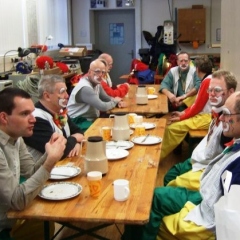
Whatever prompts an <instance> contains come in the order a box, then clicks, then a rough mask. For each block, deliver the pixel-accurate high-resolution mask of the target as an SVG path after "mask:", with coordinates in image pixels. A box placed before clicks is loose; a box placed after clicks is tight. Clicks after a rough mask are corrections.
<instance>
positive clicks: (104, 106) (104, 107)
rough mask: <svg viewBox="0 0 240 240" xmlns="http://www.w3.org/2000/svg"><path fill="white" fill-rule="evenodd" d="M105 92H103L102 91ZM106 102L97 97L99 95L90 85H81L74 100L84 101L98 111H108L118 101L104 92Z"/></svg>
mask: <svg viewBox="0 0 240 240" xmlns="http://www.w3.org/2000/svg"><path fill="white" fill-rule="evenodd" d="M104 93H105V92H104ZM105 99H106V102H105V101H103V100H102V96H101V99H100V98H99V96H98V95H97V94H96V93H95V92H94V90H93V89H92V88H90V87H83V88H82V89H81V90H80V91H79V92H78V93H77V95H76V102H78V103H81V102H85V103H87V104H89V105H90V106H92V107H95V108H96V109H98V110H99V111H104V112H105V111H108V110H110V109H112V108H114V107H115V106H116V105H117V103H118V102H119V101H117V100H115V99H114V98H111V97H109V96H108V95H107V94H106V93H105Z"/></svg>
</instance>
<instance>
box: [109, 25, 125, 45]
mask: <svg viewBox="0 0 240 240" xmlns="http://www.w3.org/2000/svg"><path fill="white" fill-rule="evenodd" d="M109 36H110V44H111V45H121V44H123V43H124V23H110V24H109Z"/></svg>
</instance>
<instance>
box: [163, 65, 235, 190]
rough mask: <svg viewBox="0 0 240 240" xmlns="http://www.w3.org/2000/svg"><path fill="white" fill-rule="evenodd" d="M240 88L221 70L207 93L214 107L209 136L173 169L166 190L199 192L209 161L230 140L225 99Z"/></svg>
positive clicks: (233, 77)
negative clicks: (225, 127) (226, 132)
mask: <svg viewBox="0 0 240 240" xmlns="http://www.w3.org/2000/svg"><path fill="white" fill-rule="evenodd" d="M236 87H237V81H236V78H235V76H234V75H233V74H232V73H230V72H229V71H224V70H219V71H216V72H214V73H213V74H212V79H211V81H210V84H209V87H208V89H207V92H208V95H209V101H210V103H211V105H212V121H211V123H210V126H209V130H208V134H207V135H206V136H205V137H204V138H203V139H202V141H201V142H200V143H199V144H198V145H197V147H196V148H195V149H194V151H193V153H192V156H191V157H190V158H188V159H187V160H185V161H184V162H182V163H178V164H176V165H174V166H173V167H172V168H171V169H170V170H169V171H168V172H167V174H166V175H165V177H164V186H173V187H185V188H188V189H191V190H196V191H197V190H199V186H200V182H199V179H200V177H201V175H202V173H203V171H204V169H205V168H206V166H207V165H208V163H209V161H210V160H211V159H213V158H214V157H215V156H217V155H218V154H219V153H221V152H222V151H223V149H224V148H225V144H226V143H228V142H229V141H230V140H231V139H229V138H228V137H225V136H224V134H223V129H222V123H221V122H220V121H219V116H220V114H221V112H222V107H223V104H224V103H225V101H226V99H227V98H228V97H229V96H230V95H231V94H232V93H234V91H235V90H236Z"/></svg>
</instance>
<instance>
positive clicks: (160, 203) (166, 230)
mask: <svg viewBox="0 0 240 240" xmlns="http://www.w3.org/2000/svg"><path fill="white" fill-rule="evenodd" d="M239 114H240V92H235V93H233V94H232V95H231V96H230V97H229V98H228V99H227V100H226V102H225V104H224V106H223V111H222V115H221V116H220V121H222V124H223V134H224V136H226V137H231V138H234V141H233V142H234V144H233V145H231V146H228V147H227V148H226V149H225V150H224V151H223V152H222V153H220V154H219V155H218V156H216V157H215V158H214V159H211V161H210V162H209V164H208V166H207V168H206V170H205V171H204V173H203V175H202V177H201V183H200V192H198V191H192V190H189V189H187V188H184V187H181V188H180V187H179V188H177V187H157V188H156V189H155V191H154V196H153V202H152V207H151V211H150V219H149V222H148V223H147V224H145V225H143V226H139V225H138V226H130V225H129V226H126V229H125V233H124V235H123V238H122V239H141V240H153V239H154V240H155V239H168V240H171V239H196V238H197V239H216V236H215V215H214V204H215V203H217V202H218V200H219V199H220V197H221V196H222V195H223V194H224V192H223V184H224V180H225V179H224V176H225V174H226V171H229V172H231V173H232V178H231V181H230V184H229V185H230V186H231V185H233V184H238V185H239V184H240V174H239V173H240V134H239V128H240V118H239Z"/></svg>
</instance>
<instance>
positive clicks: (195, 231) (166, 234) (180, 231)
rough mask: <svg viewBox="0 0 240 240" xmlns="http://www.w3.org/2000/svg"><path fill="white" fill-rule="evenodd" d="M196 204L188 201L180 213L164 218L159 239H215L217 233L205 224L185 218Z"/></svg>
mask: <svg viewBox="0 0 240 240" xmlns="http://www.w3.org/2000/svg"><path fill="white" fill-rule="evenodd" d="M194 207H195V205H194V204H193V203H191V202H187V203H186V204H185V206H184V207H183V208H182V210H181V211H180V212H179V213H176V214H172V215H169V216H166V217H164V218H163V222H162V224H161V226H160V228H159V232H158V236H157V240H176V239H179V240H193V239H194V240H215V239H216V237H215V234H214V233H213V232H211V231H208V230H207V229H205V228H204V227H203V226H197V225H196V224H195V223H193V222H190V221H184V220H183V219H184V218H185V217H186V215H187V214H188V213H189V211H190V210H191V209H193V208H194Z"/></svg>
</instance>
